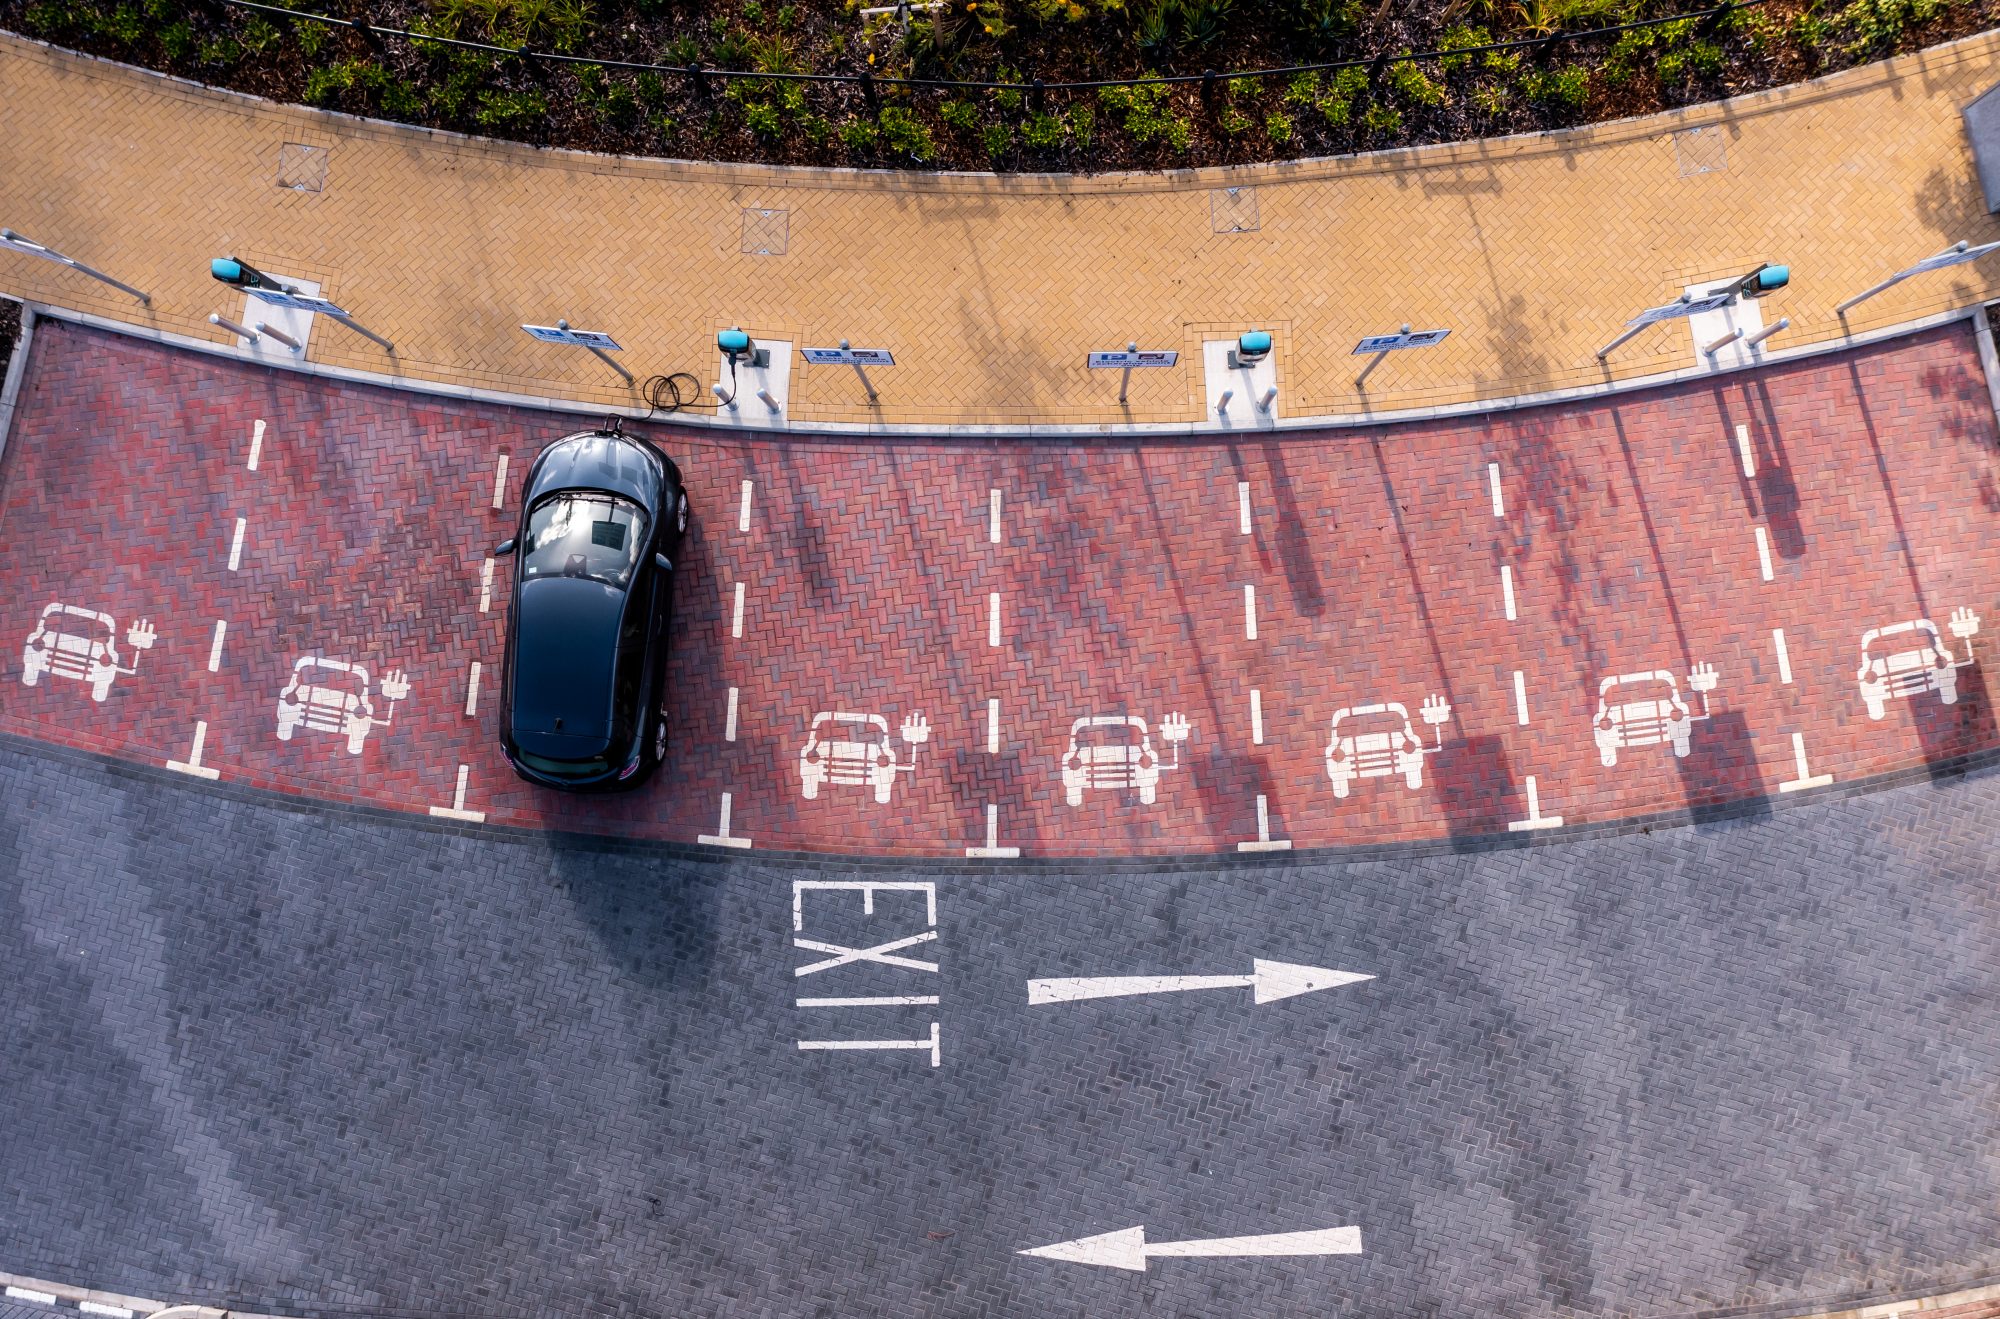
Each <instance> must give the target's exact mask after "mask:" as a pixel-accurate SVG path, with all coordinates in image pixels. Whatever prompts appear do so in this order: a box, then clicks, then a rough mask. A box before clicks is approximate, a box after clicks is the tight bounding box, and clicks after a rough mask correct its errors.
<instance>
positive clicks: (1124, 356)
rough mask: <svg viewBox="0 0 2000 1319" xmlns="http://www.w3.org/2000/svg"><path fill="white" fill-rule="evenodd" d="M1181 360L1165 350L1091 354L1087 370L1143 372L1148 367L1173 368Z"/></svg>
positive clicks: (1178, 355)
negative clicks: (1122, 369)
mask: <svg viewBox="0 0 2000 1319" xmlns="http://www.w3.org/2000/svg"><path fill="white" fill-rule="evenodd" d="M1180 360H1181V355H1180V354H1179V353H1178V352H1173V351H1169V350H1167V349H1145V350H1141V351H1136V352H1115V353H1091V354H1089V356H1088V361H1089V369H1091V370H1093V371H1102V370H1104V369H1106V368H1109V367H1122V368H1124V369H1125V370H1127V371H1143V370H1146V369H1147V368H1149V367H1166V366H1173V365H1175V364H1176V363H1178V362H1179V361H1180Z"/></svg>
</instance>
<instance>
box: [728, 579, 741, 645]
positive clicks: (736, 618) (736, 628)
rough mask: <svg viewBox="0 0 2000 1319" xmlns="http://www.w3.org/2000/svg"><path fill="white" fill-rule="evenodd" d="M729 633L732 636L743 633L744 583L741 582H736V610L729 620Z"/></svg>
mask: <svg viewBox="0 0 2000 1319" xmlns="http://www.w3.org/2000/svg"><path fill="white" fill-rule="evenodd" d="M729 635H730V636H732V637H740V636H742V635H743V583H741V582H738V583H736V612H735V614H733V615H732V616H731V617H730V620H729Z"/></svg>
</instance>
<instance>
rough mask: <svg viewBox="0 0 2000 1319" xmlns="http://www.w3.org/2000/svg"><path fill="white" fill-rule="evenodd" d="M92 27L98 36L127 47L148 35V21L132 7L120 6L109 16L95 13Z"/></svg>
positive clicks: (92, 17)
mask: <svg viewBox="0 0 2000 1319" xmlns="http://www.w3.org/2000/svg"><path fill="white" fill-rule="evenodd" d="M91 27H92V28H93V29H94V30H95V31H96V33H97V35H98V36H100V37H104V38H106V39H108V40H111V41H116V42H118V43H119V44H121V45H126V46H130V45H134V44H136V43H137V42H138V40H139V38H140V37H143V36H145V35H146V20H145V19H143V18H141V17H140V16H139V11H138V10H137V9H135V8H133V7H132V6H131V5H119V6H118V7H117V8H116V9H114V10H112V11H111V12H110V13H108V14H104V13H96V12H93V13H92V15H91Z"/></svg>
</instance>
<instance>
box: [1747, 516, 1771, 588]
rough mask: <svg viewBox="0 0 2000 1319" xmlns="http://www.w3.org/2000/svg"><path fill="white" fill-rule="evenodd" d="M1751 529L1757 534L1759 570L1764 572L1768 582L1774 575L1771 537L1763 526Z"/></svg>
mask: <svg viewBox="0 0 2000 1319" xmlns="http://www.w3.org/2000/svg"><path fill="white" fill-rule="evenodd" d="M1751 530H1752V531H1754V532H1756V534H1757V571H1758V572H1760V573H1762V574H1763V576H1764V580H1765V581H1767V582H1768V581H1770V580H1771V577H1772V573H1771V538H1770V537H1769V536H1767V535H1765V534H1764V528H1762V527H1752V528H1751Z"/></svg>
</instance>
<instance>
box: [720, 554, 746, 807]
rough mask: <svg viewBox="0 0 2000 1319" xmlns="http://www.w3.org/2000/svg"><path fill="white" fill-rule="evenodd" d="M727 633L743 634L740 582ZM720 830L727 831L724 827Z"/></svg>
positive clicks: (731, 634)
mask: <svg viewBox="0 0 2000 1319" xmlns="http://www.w3.org/2000/svg"><path fill="white" fill-rule="evenodd" d="M729 635H730V636H732V637H740V636H742V635H743V583H741V582H738V583H736V612H735V613H733V614H731V615H730V617H729ZM722 832H724V833H728V832H729V831H728V830H727V829H724V830H723V831H722Z"/></svg>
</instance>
